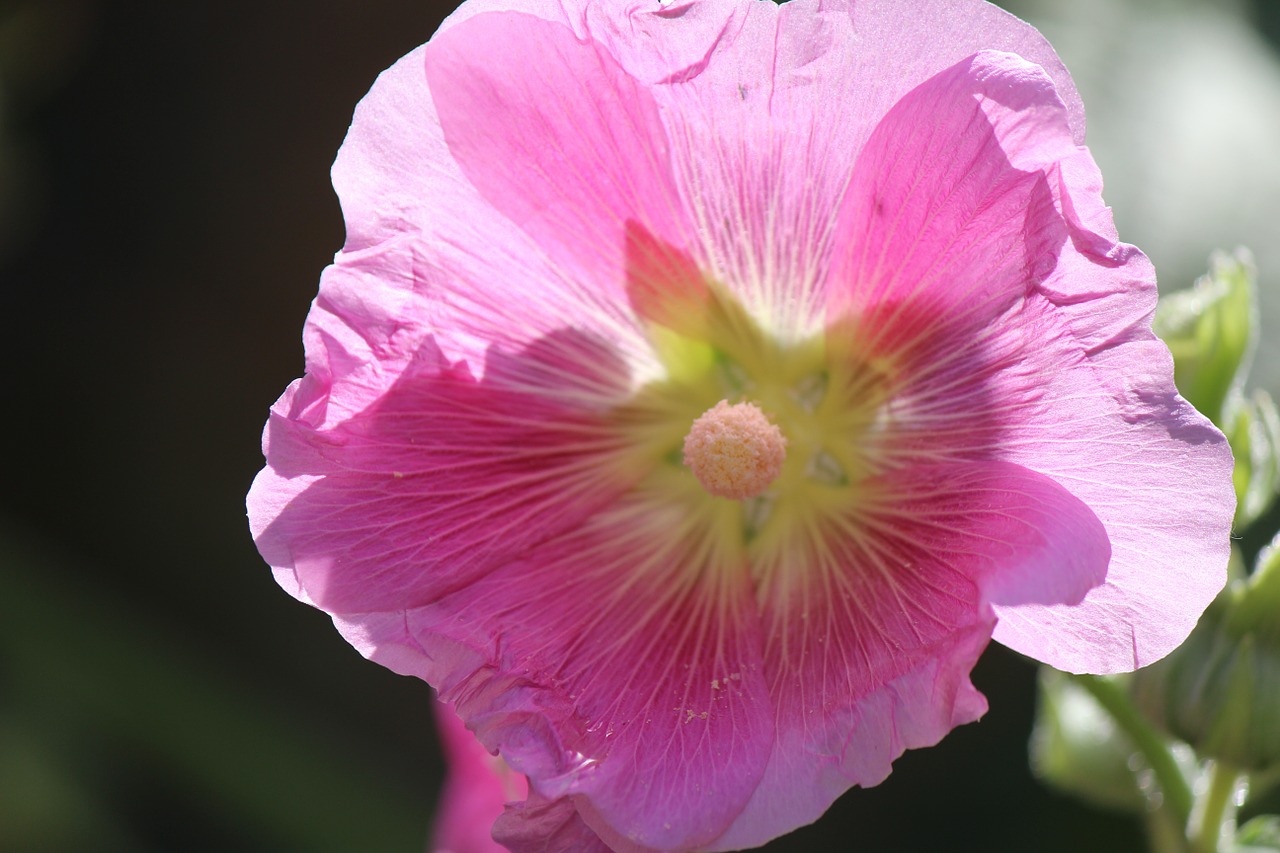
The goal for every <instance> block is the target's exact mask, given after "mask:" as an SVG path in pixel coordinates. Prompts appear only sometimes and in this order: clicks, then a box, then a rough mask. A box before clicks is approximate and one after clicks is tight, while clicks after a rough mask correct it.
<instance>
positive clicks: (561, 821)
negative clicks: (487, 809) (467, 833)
mask: <svg viewBox="0 0 1280 853" xmlns="http://www.w3.org/2000/svg"><path fill="white" fill-rule="evenodd" d="M493 837H494V838H496V839H497V840H498V841H500V842H501V843H502V846H503V847H504V848H506V849H507V850H510V851H511V853H558V851H565V853H568V851H573V853H617V851H616V850H614V849H613V848H611V847H610V846H609V845H607V844H605V843H604V842H603V841H601V840H600V836H599V835H597V834H596V833H595V832H593V831H592V830H591V828H590V827H588V826H587V825H586V824H585V823H584V822H583V821H582V816H581V815H580V814H578V810H577V809H576V808H574V805H573V802H572V801H571V800H570V799H568V798H567V797H559V798H557V799H554V800H549V799H547V798H546V797H543V796H542V795H540V794H538V792H536V791H534V792H533V793H532V794H530V795H529V799H527V800H525V801H524V802H520V803H510V804H508V805H507V810H506V811H505V812H503V813H502V815H501V816H500V817H499V818H498V820H497V822H496V823H494V825H493Z"/></svg>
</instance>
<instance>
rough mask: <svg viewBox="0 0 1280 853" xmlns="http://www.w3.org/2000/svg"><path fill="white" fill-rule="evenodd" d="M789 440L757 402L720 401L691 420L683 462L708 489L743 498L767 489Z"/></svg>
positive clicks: (736, 498)
mask: <svg viewBox="0 0 1280 853" xmlns="http://www.w3.org/2000/svg"><path fill="white" fill-rule="evenodd" d="M786 448H787V440H786V438H785V437H784V436H783V435H782V431H781V430H780V429H778V427H777V426H776V425H775V424H774V423H773V422H772V421H770V420H769V418H768V417H767V416H766V415H765V413H764V412H762V411H761V410H760V407H759V406H757V405H756V404H755V403H749V402H748V403H735V404H733V405H730V404H729V402H728V401H726V400H721V401H720V402H719V403H716V404H715V405H714V406H713V407H711V408H710V409H708V410H707V411H706V412H703V414H702V416H701V417H699V418H698V419H697V420H695V421H694V422H693V426H692V427H691V428H690V429H689V434H688V435H686V436H685V439H684V464H685V465H687V466H688V467H689V469H690V470H691V471H692V472H693V476H695V477H697V478H698V482H699V483H701V484H702V487H703V488H704V489H706V490H707V492H708V493H710V494H712V495H715V496H716V497H721V498H732V499H734V500H743V499H745V498H754V497H757V496H759V495H761V494H763V493H764V491H765V490H766V489H768V488H769V486H770V484H772V483H773V481H774V480H776V479H777V477H778V474H779V473H780V472H781V471H782V463H783V462H784V461H785V460H786V458H787V449H786Z"/></svg>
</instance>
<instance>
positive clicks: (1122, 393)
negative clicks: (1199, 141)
mask: <svg viewBox="0 0 1280 853" xmlns="http://www.w3.org/2000/svg"><path fill="white" fill-rule="evenodd" d="M1085 156H1086V157H1087V155H1085ZM1077 165H1078V164H1077ZM1089 165H1090V166H1091V165H1092V162H1091V161H1089ZM1095 175H1096V170H1095ZM1092 185H1093V187H1094V190H1093V198H1094V199H1095V202H1094V204H1095V205H1096V207H1095V210H1097V209H1100V207H1101V206H1100V202H1098V201H1096V198H1097V196H1096V187H1097V186H1098V185H1099V182H1096V181H1095V182H1093V184H1092ZM1085 186H1086V187H1087V186H1088V185H1085ZM1079 187H1080V184H1076V187H1075V189H1076V192H1078V193H1079V192H1082V191H1081V190H1080V189H1079ZM1073 198H1075V200H1076V203H1077V204H1079V202H1080V201H1081V200H1082V199H1080V198H1079V197H1073ZM1105 219H1106V223H1105V224H1109V220H1110V216H1109V214H1108V215H1106V217H1105ZM1105 224H1104V226H1103V227H1101V228H1100V229H1099V230H1100V231H1101V234H1096V233H1092V232H1085V231H1083V229H1081V228H1080V225H1079V224H1078V223H1073V231H1074V233H1073V239H1072V247H1071V248H1070V249H1069V250H1068V251H1067V252H1064V256H1063V257H1064V262H1063V264H1062V265H1061V266H1060V268H1059V272H1058V273H1057V274H1056V275H1055V276H1054V277H1053V278H1052V279H1050V280H1049V281H1048V282H1046V284H1045V285H1044V286H1043V288H1042V292H1043V293H1044V294H1045V295H1046V296H1047V299H1037V300H1035V301H1034V302H1032V303H1029V304H1028V306H1027V307H1026V313H1027V314H1028V319H1027V322H1028V323H1030V324H1032V325H1034V327H1036V328H1038V329H1040V330H1041V334H1042V342H1041V344H1040V345H1039V346H1037V347H1034V348H1029V349H1028V350H1027V354H1026V364H1025V366H1024V368H1023V370H1024V373H1025V375H1024V376H1022V377H1018V378H1014V377H1011V378H1010V380H1009V381H1008V383H1007V384H1005V383H1000V382H997V383H995V384H993V386H992V387H993V389H1000V388H1001V385H1005V389H1006V390H1008V391H1009V393H1010V395H1011V396H1013V397H1018V398H1025V383H1026V382H1027V377H1034V381H1035V383H1036V404H1035V405H1032V406H1026V405H1024V404H1012V405H1014V406H1016V407H1017V410H1018V412H1019V417H1018V419H1017V420H1016V421H1013V422H1011V423H1010V426H1009V430H1008V432H1007V434H1006V436H1005V450H1003V451H1002V452H1001V456H1002V457H1003V458H1006V459H1009V460H1011V461H1015V462H1019V463H1021V464H1025V465H1028V466H1033V467H1034V468H1036V470H1039V471H1042V472H1044V473H1046V474H1048V475H1049V476H1051V477H1053V478H1054V479H1055V480H1056V481H1058V482H1059V483H1061V484H1062V485H1063V486H1065V487H1066V488H1067V489H1068V490H1070V491H1071V492H1072V494H1074V495H1076V496H1077V497H1079V498H1080V499H1081V500H1083V501H1085V502H1086V503H1087V504H1088V505H1089V506H1090V507H1091V508H1092V509H1093V511H1094V512H1095V513H1096V514H1097V515H1098V517H1099V518H1100V519H1101V521H1102V522H1103V524H1104V525H1105V526H1106V529H1107V535H1108V538H1109V539H1110V541H1111V547H1112V558H1111V565H1110V568H1109V569H1108V573H1107V582H1106V584H1105V585H1103V586H1101V587H1098V588H1097V589H1095V590H1093V591H1092V592H1090V593H1089V595H1088V596H1087V597H1086V598H1085V600H1084V601H1083V602H1082V603H1080V604H1078V605H1064V604H1058V605H1051V604H1025V605H1016V606H1005V607H998V608H997V611H998V612H999V615H1000V623H999V624H998V625H997V627H996V631H995V638H996V639H997V640H999V641H1000V642H1002V643H1004V644H1005V645H1007V646H1010V647H1011V648H1014V649H1016V650H1018V651H1020V652H1022V653H1024V654H1028V655H1031V656H1033V657H1035V658H1037V659H1038V660H1042V661H1044V662H1046V663H1049V664H1051V665H1053V666H1056V667H1058V668H1060V669H1064V670H1068V671H1072V672H1125V671H1129V670H1132V669H1136V668H1138V667H1141V666H1145V665H1146V664H1149V663H1151V662H1153V661H1155V660H1158V659H1159V658H1161V657H1163V656H1164V655H1166V654H1168V652H1170V651H1171V650H1172V649H1174V648H1175V647H1176V646H1178V645H1179V644H1180V643H1181V642H1182V641H1183V640H1184V639H1185V638H1186V636H1187V634H1188V633H1190V631H1191V629H1192V627H1194V625H1195V623H1196V620H1197V619H1198V618H1199V615H1200V613H1201V612H1203V610H1204V608H1205V607H1206V606H1207V605H1208V603H1209V602H1210V601H1212V600H1213V597H1214V596H1215V595H1216V594H1217V593H1218V591H1219V590H1220V589H1221V588H1222V584H1223V583H1224V581H1225V577H1226V564H1227V557H1228V553H1229V549H1230V539H1229V536H1228V535H1227V534H1228V532H1229V530H1230V525H1231V518H1232V514H1233V511H1234V508H1235V496H1234V494H1233V492H1232V489H1231V469H1232V458H1231V450H1230V447H1229V446H1228V445H1227V442H1226V440H1225V439H1224V438H1223V436H1222V434H1221V433H1219V432H1218V431H1217V430H1216V429H1215V428H1214V427H1213V426H1212V425H1211V424H1210V423H1209V421H1208V420H1207V419H1206V418H1204V417H1203V416H1202V415H1200V414H1199V413H1198V412H1196V411H1195V410H1194V409H1193V408H1192V407H1191V406H1190V404H1188V403H1187V402H1186V401H1185V400H1183V399H1182V398H1181V397H1179V396H1178V395H1177V393H1176V391H1175V390H1174V387H1173V380H1172V376H1173V365H1172V360H1171V357H1170V355H1169V351H1168V349H1167V348H1166V347H1165V346H1164V344H1162V343H1161V342H1160V341H1158V340H1157V339H1156V338H1155V336H1154V335H1153V334H1152V333H1151V330H1150V311H1151V309H1152V308H1153V307H1154V293H1155V280H1154V275H1153V273H1152V271H1151V267H1150V264H1149V263H1148V262H1147V260H1146V258H1145V257H1143V256H1142V254H1141V253H1140V252H1138V251H1137V250H1135V249H1133V248H1132V247H1131V246H1124V245H1122V244H1120V245H1117V244H1115V243H1114V242H1111V241H1108V240H1106V239H1105V236H1104V235H1105V234H1106V232H1107V230H1109V229H1107V228H1106V227H1105ZM1112 233H1114V232H1112ZM1100 249H1101V251H1100ZM1090 305H1092V306H1094V307H1095V308H1096V309H1097V310H1096V311H1089V310H1087V306H1090ZM1019 386H1021V390H1019Z"/></svg>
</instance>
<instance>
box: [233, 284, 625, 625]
mask: <svg viewBox="0 0 1280 853" xmlns="http://www.w3.org/2000/svg"><path fill="white" fill-rule="evenodd" d="M324 304H326V302H325V298H324V294H323V293H322V297H321V299H320V300H318V301H317V309H316V311H314V312H313V314H312V325H311V327H310V328H311V329H312V331H313V333H314V335H315V336H316V337H317V339H319V340H324V341H326V342H327V343H326V346H325V347H324V349H320V348H319V347H318V346H312V347H309V350H308V351H309V356H310V357H311V358H312V359H318V360H321V361H322V362H323V364H324V365H325V368H324V369H323V370H322V369H315V370H313V371H311V372H310V373H309V375H308V379H307V380H303V382H302V383H301V384H297V385H295V386H294V387H293V388H291V389H290V391H289V392H287V393H286V394H285V396H284V397H282V398H281V400H280V401H279V402H278V403H277V404H276V406H275V408H274V409H273V411H272V416H271V419H270V421H269V422H268V426H267V435H266V439H265V440H264V444H265V448H264V452H265V453H266V456H267V463H268V466H267V468H266V469H264V470H263V471H262V472H261V474H259V476H258V478H257V479H256V480H255V482H254V486H253V489H252V490H251V492H250V496H249V506H250V514H251V516H252V518H253V530H254V534H255V538H256V539H257V543H258V547H259V549H260V551H261V552H262V554H263V556H264V557H265V558H266V559H267V561H268V562H269V563H270V564H271V565H272V566H273V567H275V568H276V573H277V577H278V578H279V579H280V581H281V583H282V584H283V585H284V586H285V588H286V589H288V590H289V591H290V592H291V593H292V594H294V595H296V596H298V597H299V598H302V599H304V600H306V601H309V602H311V603H314V604H316V605H318V606H321V607H323V608H324V609H326V610H328V611H330V612H331V613H351V612H359V611H372V610H400V609H403V608H405V607H407V606H415V605H417V604H422V603H425V602H427V601H430V600H432V599H434V598H436V597H439V596H440V595H443V594H446V593H447V592H448V591H450V590H452V589H455V588H457V587H458V586H459V585H461V584H465V583H467V582H469V581H470V580H472V579H474V578H475V577H476V576H477V575H479V574H482V573H484V572H485V571H487V570H489V569H490V568H491V567H493V566H496V565H499V564H501V563H502V562H503V561H505V560H508V559H510V558H511V557H512V556H513V555H515V554H518V553H520V552H521V551H522V550H524V549H526V548H528V547H530V546H532V545H534V544H536V543H537V542H539V541H541V540H543V539H545V538H547V537H551V536H554V535H555V534H556V533H557V532H558V531H560V530H564V529H568V528H570V527H572V526H574V525H576V524H578V523H579V522H580V521H581V520H582V519H584V518H586V517H587V516H589V515H590V514H591V513H593V512H594V511H595V510H596V509H597V508H598V506H599V505H600V504H601V502H607V501H608V500H610V499H611V498H612V496H614V495H616V494H618V493H620V492H621V491H623V490H625V489H626V488H627V486H628V485H629V483H628V482H626V481H625V480H623V479H620V478H619V477H618V476H617V475H616V472H615V473H614V475H611V474H610V471H611V470H612V469H611V468H610V467H609V466H608V464H607V459H608V457H609V454H610V452H611V449H613V448H614V447H615V445H616V439H615V438H613V437H611V434H610V433H609V432H608V431H607V430H606V429H605V428H604V426H603V424H604V421H603V420H602V415H601V409H602V407H603V406H605V405H607V404H608V402H609V400H610V398H611V396H612V397H620V396H621V395H623V394H624V393H625V389H626V386H627V381H628V378H627V374H626V372H625V370H623V369H622V368H621V367H620V366H619V365H618V363H617V361H616V359H614V358H612V357H611V355H610V350H609V348H607V347H605V346H604V345H602V344H600V343H599V342H597V341H594V340H592V339H590V338H588V337H586V336H583V335H580V334H577V333H572V332H566V333H564V334H562V335H559V336H555V337H549V338H547V339H544V340H543V341H540V342H538V343H537V344H535V345H533V346H531V347H529V348H527V349H526V350H524V351H523V352H521V353H516V354H511V355H506V354H503V353H500V352H492V353H491V354H490V359H489V362H490V369H489V370H488V371H487V374H488V378H487V380H486V381H485V382H477V381H476V380H475V379H474V378H473V377H472V375H471V373H470V371H469V370H467V369H466V367H465V366H461V365H451V364H449V363H447V362H446V360H445V359H444V358H443V356H442V354H441V353H440V352H439V350H438V348H436V347H435V346H434V344H433V341H432V340H431V338H430V337H425V338H424V337H421V336H420V337H418V338H416V339H415V340H417V343H418V347H417V349H416V351H414V352H413V354H412V355H411V356H404V357H403V358H402V359H400V361H402V362H403V363H402V364H400V365H399V370H400V373H399V374H398V375H395V374H394V372H393V371H392V367H391V366H390V365H392V364H393V363H394V362H395V361H396V359H392V358H383V359H378V358H370V359H368V361H367V362H364V364H366V365H367V366H368V369H367V370H365V371H363V372H362V371H359V370H354V371H353V369H351V368H349V366H348V365H346V364H345V361H346V360H347V359H348V358H351V357H352V355H351V353H350V352H349V350H348V348H346V347H343V346H341V344H340V341H338V338H337V335H344V336H345V337H346V338H349V339H351V340H353V341H366V338H365V337H364V336H363V335H362V334H361V333H360V331H359V330H356V329H353V328H351V327H349V326H347V325H345V324H344V323H343V322H342V320H341V318H339V317H338V316H337V315H336V314H330V313H327V312H324V311H322V306H323V305H324ZM349 316H350V315H348V317H349ZM331 331H332V333H333V334H330V332H331ZM366 331H367V330H366ZM353 346H354V344H353ZM356 360H357V361H358V359H356ZM378 365H381V369H379V368H378ZM335 370H336V372H337V374H336V377H335V376H334V375H333V372H334V371H335ZM388 373H391V375H387V374H388ZM384 383H387V384H385V387H383V388H382V393H381V394H380V395H379V394H378V392H379V390H380V386H384ZM366 395H367V396H372V397H376V400H375V401H374V402H371V403H369V404H368V405H367V406H366V407H365V408H363V409H360V410H358V411H352V410H353V409H355V408H356V406H355V404H354V403H353V402H352V400H353V399H354V400H356V401H359V402H363V400H364V398H365V396H366ZM334 411H342V412H344V413H346V412H350V414H347V415H345V416H344V417H343V418H341V419H337V420H336V421H335V419H334V418H333V417H332V415H333V412H334ZM320 412H323V413H324V415H325V417H322V416H321V415H320V414H317V413H320ZM331 421H332V422H331Z"/></svg>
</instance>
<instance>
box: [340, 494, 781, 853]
mask: <svg viewBox="0 0 1280 853" xmlns="http://www.w3.org/2000/svg"><path fill="white" fill-rule="evenodd" d="M689 517H690V516H689V513H688V512H687V508H682V507H679V506H658V505H654V504H652V503H651V502H646V501H644V500H640V499H635V500H630V501H625V502H622V503H619V504H617V505H615V506H613V507H611V508H609V509H606V510H603V511H602V512H601V514H600V515H598V516H596V517H594V518H592V519H590V520H589V521H587V522H586V523H585V524H584V525H582V526H581V527H579V528H577V529H575V530H573V531H570V532H567V533H566V534H564V535H562V536H560V537H558V538H557V539H556V540H555V541H554V542H548V543H544V544H543V546H542V547H540V548H539V549H538V552H537V555H536V557H533V558H530V559H529V560H523V561H518V562H513V563H511V564H509V565H507V566H504V567H502V568H501V569H499V570H496V571H494V572H492V573H490V574H489V575H487V576H486V577H484V578H482V579H481V580H479V581H477V582H476V583H475V584H473V585H471V586H469V587H467V588H465V589H460V590H458V591H457V592H456V593H454V594H453V595H451V596H449V597H447V598H444V599H442V600H440V601H439V602H437V603H435V604H432V605H430V606H428V607H424V608H420V609H418V610H414V611H410V612H409V613H407V614H405V615H404V616H403V617H400V618H399V619H396V618H391V617H389V616H388V617H381V616H378V615H376V614H374V615H372V616H371V618H369V619H365V618H364V617H355V618H353V619H351V620H348V621H347V622H346V624H345V625H344V631H345V632H346V633H347V634H348V636H349V637H354V638H355V639H353V642H356V643H357V645H358V646H360V647H362V648H363V650H365V651H366V652H367V653H370V654H371V655H372V656H374V657H375V658H381V659H383V660H388V661H389V662H391V663H392V664H393V665H395V666H397V667H398V668H400V669H401V670H402V671H413V672H416V673H417V674H420V675H425V676H428V677H429V678H430V680H432V681H433V683H436V684H438V685H440V689H441V694H442V696H444V697H445V698H446V699H448V700H450V701H452V702H454V703H455V704H456V707H457V708H458V711H459V713H460V714H461V715H462V716H463V718H464V719H466V720H467V721H468V725H469V726H470V727H472V728H473V729H474V730H475V731H476V733H477V735H478V736H479V737H480V738H481V740H482V742H484V743H485V744H486V745H487V746H489V747H490V748H496V749H498V750H499V751H500V753H501V754H502V756H503V757H504V758H505V759H506V760H507V762H508V763H509V764H510V765H511V766H512V767H513V768H515V769H516V770H518V771H520V772H523V773H525V774H527V775H528V777H529V782H530V786H531V789H532V790H534V791H535V792H537V794H538V795H539V796H540V797H542V798H545V799H547V800H556V799H558V798H570V799H571V800H572V801H573V803H574V806H575V808H576V809H577V810H578V812H579V814H580V816H581V818H582V820H583V821H585V823H586V825H587V826H589V827H590V828H591V830H593V831H594V832H596V833H598V834H599V835H600V837H601V838H603V839H604V840H605V841H606V842H607V843H608V844H609V845H610V846H611V847H614V848H617V849H628V848H629V847H630V846H637V845H638V846H641V847H649V848H654V849H662V850H671V849H691V848H696V847H700V846H703V845H705V844H707V843H709V842H710V841H712V840H713V839H715V838H716V837H717V836H718V835H720V834H721V833H723V832H724V831H725V829H726V828H727V827H728V826H729V825H730V824H731V823H732V822H733V820H734V819H735V818H736V817H737V815H738V813H739V812H740V811H741V809H742V807H743V804H744V803H745V802H746V801H747V799H748V798H749V797H750V796H751V794H752V792H753V791H754V790H755V787H756V785H757V784H758V782H759V779H760V774H761V773H762V771H763V769H764V765H765V760H766V757H767V755H768V753H769V749H770V745H771V743H772V738H773V721H772V717H771V712H770V708H769V700H768V697H767V695H766V693H765V686H764V681H763V679H762V677H761V673H760V659H759V648H760V634H759V623H758V619H757V616H756V608H755V602H754V599H753V598H752V591H751V587H750V582H749V578H748V574H747V572H746V570H745V566H744V565H741V564H737V563H735V562H733V561H732V560H731V559H730V558H729V556H728V555H727V554H722V553H719V552H718V550H717V549H716V548H715V547H712V546H708V545H707V544H706V543H707V540H706V539H705V537H703V536H702V535H701V532H695V531H694V530H692V529H691V526H690V522H689ZM682 531H683V532H682ZM703 532H704V531H703ZM412 644H416V645H417V648H418V651H417V653H416V655H417V662H416V663H415V662H414V661H413V660H412V659H411V656H412V655H413V652H412V648H411V645H412ZM538 814H541V812H540V811H539V810H534V812H533V813H532V815H533V816H537V815H538ZM511 817H512V818H515V817H518V815H512V816H511Z"/></svg>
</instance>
